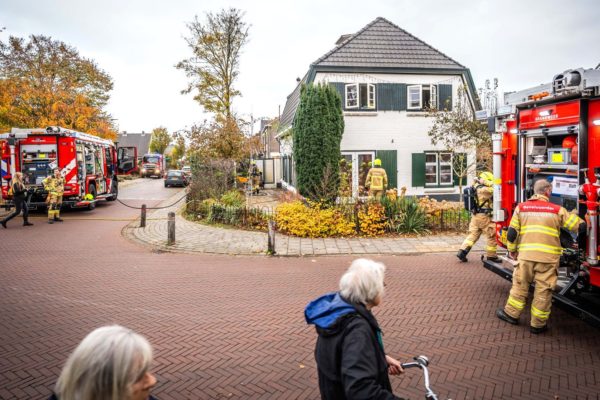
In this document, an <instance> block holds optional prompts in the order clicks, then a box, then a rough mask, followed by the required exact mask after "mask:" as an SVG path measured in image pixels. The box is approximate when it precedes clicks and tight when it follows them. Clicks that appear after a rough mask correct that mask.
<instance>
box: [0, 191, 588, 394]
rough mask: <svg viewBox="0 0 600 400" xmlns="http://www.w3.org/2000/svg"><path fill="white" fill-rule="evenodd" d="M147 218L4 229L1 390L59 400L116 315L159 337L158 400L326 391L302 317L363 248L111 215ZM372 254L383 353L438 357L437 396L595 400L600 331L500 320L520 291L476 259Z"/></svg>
mask: <svg viewBox="0 0 600 400" xmlns="http://www.w3.org/2000/svg"><path fill="white" fill-rule="evenodd" d="M136 186H137V185H136ZM126 197H127V196H126V195H125V196H124V198H126ZM157 197H159V196H157ZM131 202H132V203H134V202H133V201H131ZM157 202H158V200H157V201H154V202H149V203H148V204H156V203H157ZM140 203H141V201H137V202H135V203H134V204H136V205H139V204H140ZM135 213H136V211H135V210H130V209H126V208H125V207H123V206H120V205H119V204H117V203H112V204H102V205H99V207H98V208H97V209H96V210H95V211H94V212H92V213H91V214H88V213H85V212H82V213H80V214H76V213H72V215H73V216H75V215H80V216H81V218H80V219H77V220H75V219H68V220H67V221H65V222H64V223H62V224H54V225H47V224H39V225H38V224H36V226H34V227H32V229H26V228H24V227H21V226H14V227H11V229H8V230H0V254H2V258H1V260H2V262H0V282H2V284H1V285H0V316H1V318H0V338H2V340H0V399H31V398H47V396H48V395H49V393H50V390H51V388H52V385H53V384H54V382H55V381H56V378H57V376H58V373H59V371H60V368H61V366H62V364H63V363H64V361H65V359H66V357H67V356H68V354H69V353H70V352H71V351H72V349H73V348H74V347H75V346H76V345H77V343H78V342H79V341H80V340H81V339H82V338H83V337H84V336H85V335H86V334H87V333H89V331H91V330H92V329H94V328H96V327H98V326H101V325H104V324H109V323H120V324H123V325H126V326H128V327H131V328H133V329H135V330H137V331H139V332H141V333H143V334H144V335H146V336H147V337H148V339H149V340H150V342H151V343H152V344H153V346H154V349H155V363H154V368H153V371H154V372H155V373H156V375H157V377H158V380H159V383H158V385H157V387H156V390H155V391H154V394H156V395H157V396H158V398H159V399H162V400H168V399H223V398H240V399H261V398H265V399H315V398H318V389H317V378H316V369H315V363H314V358H313V350H314V343H315V339H316V334H315V332H314V329H313V328H311V327H309V326H307V325H306V324H305V323H304V320H303V314H302V311H303V308H304V306H305V305H306V303H307V302H308V301H309V300H311V299H313V298H315V297H316V296H318V295H320V294H322V293H324V292H326V291H330V290H334V289H335V287H336V286H337V281H338V279H339V277H340V276H341V274H342V273H343V271H344V270H345V268H346V267H347V265H348V264H349V262H350V261H351V260H352V259H353V257H348V256H339V257H314V258H311V257H291V258H285V259H281V258H269V257H242V256H237V257H231V256H223V255H207V254H172V253H160V252H151V251H148V249H146V248H144V247H140V246H137V245H135V244H134V243H131V242H129V241H125V240H122V239H121V238H120V235H119V233H120V231H121V230H122V228H123V225H124V224H125V222H123V221H115V220H110V218H106V220H102V217H105V216H112V215H120V216H122V217H123V218H130V217H132V216H134V215H135ZM86 215H91V216H95V217H97V218H96V219H94V220H92V219H89V220H86V219H85V216H86ZM68 217H71V215H69V216H68ZM374 257H375V258H376V259H378V260H381V261H383V262H385V263H386V265H387V266H388V273H387V276H386V283H387V288H386V294H385V297H384V300H383V303H382V305H381V306H380V307H377V308H376V309H375V314H376V316H377V318H378V320H379V322H380V324H381V326H382V328H383V330H384V333H385V336H384V341H385V345H386V350H387V352H388V353H389V354H391V355H394V356H396V357H397V358H399V359H401V360H408V359H409V358H410V357H412V356H413V355H416V354H425V355H427V356H429V358H430V360H431V374H432V376H431V382H432V386H433V388H434V389H435V390H436V391H437V392H439V394H440V395H441V398H446V397H451V398H453V399H513V398H523V399H556V398H560V399H597V398H598V393H600V374H599V373H598V371H600V336H599V335H598V330H595V329H593V328H591V327H589V326H587V325H585V324H584V323H583V322H582V321H579V320H577V319H575V318H574V317H572V316H570V315H568V314H566V313H564V312H563V311H562V310H560V309H554V310H553V312H552V317H551V322H550V323H551V330H550V332H548V333H547V334H545V335H541V336H539V337H535V336H534V335H531V334H530V333H529V331H528V329H527V327H526V324H524V325H523V326H517V327H515V326H512V325H508V324H506V323H503V322H502V321H500V320H498V319H497V318H496V317H495V316H494V310H495V309H496V308H497V307H498V306H500V305H501V304H503V302H504V301H505V299H506V296H507V294H508V290H509V287H510V285H509V283H508V282H506V281H504V280H502V279H501V278H499V277H498V276H496V275H494V274H492V273H490V272H489V271H487V270H485V269H483V268H482V267H481V265H480V263H478V262H475V261H472V262H470V263H467V264H461V263H457V262H456V260H455V259H454V256H453V255H452V254H423V255H419V256H383V257H382V256H374ZM526 317H528V315H526V316H524V318H523V322H525V318H526ZM422 384H423V382H422V378H421V374H420V372H419V371H415V370H410V371H407V372H406V374H405V375H404V376H402V377H393V378H392V385H393V388H394V391H395V392H396V393H397V394H399V395H403V396H405V397H408V398H412V399H416V398H422V393H423V392H422ZM555 396H558V397H555Z"/></svg>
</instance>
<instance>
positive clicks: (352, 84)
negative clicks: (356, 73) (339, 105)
mask: <svg viewBox="0 0 600 400" xmlns="http://www.w3.org/2000/svg"><path fill="white" fill-rule="evenodd" d="M350 87H353V88H354V90H355V93H356V97H355V98H354V101H356V104H355V105H350V104H349V103H348V100H349V98H348V88H350ZM344 89H345V90H344V98H345V102H344V103H345V105H346V109H354V108H358V107H359V100H360V92H359V86H358V83H349V84H347V85H345V87H344Z"/></svg>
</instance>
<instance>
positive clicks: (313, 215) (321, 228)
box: [275, 201, 355, 238]
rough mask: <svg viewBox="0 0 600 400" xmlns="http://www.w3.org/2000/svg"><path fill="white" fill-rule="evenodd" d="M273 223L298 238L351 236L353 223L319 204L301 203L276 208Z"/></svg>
mask: <svg viewBox="0 0 600 400" xmlns="http://www.w3.org/2000/svg"><path fill="white" fill-rule="evenodd" d="M275 221H276V222H277V228H278V229H279V230H280V231H281V232H284V233H287V234H290V235H294V236H299V237H313V238H315V237H330V236H351V235H353V234H354V233H355V230H354V222H352V220H350V219H349V218H347V217H345V216H344V215H343V214H342V213H341V212H340V211H339V210H336V209H335V208H331V207H322V206H321V205H319V204H314V203H309V205H305V204H304V203H302V202H301V201H294V202H291V203H284V204H280V205H279V206H277V209H276V214H275Z"/></svg>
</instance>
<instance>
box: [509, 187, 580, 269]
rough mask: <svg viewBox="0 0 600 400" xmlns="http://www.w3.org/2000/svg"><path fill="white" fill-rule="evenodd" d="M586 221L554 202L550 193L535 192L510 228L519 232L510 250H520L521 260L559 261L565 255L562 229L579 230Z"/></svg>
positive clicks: (517, 210) (518, 212)
mask: <svg viewBox="0 0 600 400" xmlns="http://www.w3.org/2000/svg"><path fill="white" fill-rule="evenodd" d="M582 222H583V220H582V219H581V218H579V216H577V215H576V214H571V213H569V212H568V211H567V210H566V209H564V208H563V207H561V206H558V205H556V204H552V203H550V202H549V201H548V198H547V197H546V196H542V195H534V196H533V197H531V199H529V200H528V201H526V202H525V203H521V204H519V205H518V206H517V208H516V209H515V213H514V214H513V216H512V219H511V220H510V227H511V228H513V229H515V230H516V231H517V233H518V235H517V238H516V239H515V241H514V242H511V241H508V244H507V248H508V251H510V252H518V253H519V259H520V260H527V261H535V262H544V263H554V262H558V260H559V259H560V255H561V254H562V247H561V245H560V238H559V236H560V229H561V228H564V229H567V230H568V231H571V232H577V230H578V228H579V224H581V223H582Z"/></svg>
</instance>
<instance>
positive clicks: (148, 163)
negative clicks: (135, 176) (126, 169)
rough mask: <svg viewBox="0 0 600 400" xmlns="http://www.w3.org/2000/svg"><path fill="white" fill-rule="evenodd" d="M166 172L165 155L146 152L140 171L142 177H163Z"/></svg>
mask: <svg viewBox="0 0 600 400" xmlns="http://www.w3.org/2000/svg"><path fill="white" fill-rule="evenodd" d="M166 172H167V165H166V161H165V156H163V155H162V154H160V153H149V154H144V157H142V170H141V171H140V176H141V177H142V178H145V177H147V176H154V177H157V178H162V177H163V175H164V174H165V173H166Z"/></svg>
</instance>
